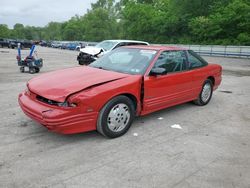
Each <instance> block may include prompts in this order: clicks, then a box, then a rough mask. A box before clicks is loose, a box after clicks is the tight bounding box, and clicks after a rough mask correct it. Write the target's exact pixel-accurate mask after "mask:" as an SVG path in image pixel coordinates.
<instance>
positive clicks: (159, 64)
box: [154, 51, 187, 73]
mask: <svg viewBox="0 0 250 188" xmlns="http://www.w3.org/2000/svg"><path fill="white" fill-rule="evenodd" d="M154 68H164V69H166V71H167V72H168V73H171V72H180V71H183V70H186V69H187V60H186V55H185V52H184V51H164V52H162V53H161V55H160V56H159V58H158V60H157V61H156V62H155V65H154Z"/></svg>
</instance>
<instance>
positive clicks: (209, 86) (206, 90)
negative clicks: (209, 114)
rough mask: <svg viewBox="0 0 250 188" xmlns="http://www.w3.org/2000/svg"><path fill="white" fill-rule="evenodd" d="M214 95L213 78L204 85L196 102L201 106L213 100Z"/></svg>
mask: <svg viewBox="0 0 250 188" xmlns="http://www.w3.org/2000/svg"><path fill="white" fill-rule="evenodd" d="M212 95H213V83H212V81H211V80H209V79H207V80H206V81H205V82H204V84H203V86H202V90H201V92H200V94H199V97H198V98H197V99H196V100H195V101H194V103H195V104H197V105H199V106H203V105H206V104H207V103H209V101H210V100H211V98H212Z"/></svg>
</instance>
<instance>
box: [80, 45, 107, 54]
mask: <svg viewBox="0 0 250 188" xmlns="http://www.w3.org/2000/svg"><path fill="white" fill-rule="evenodd" d="M101 50H102V51H103V52H104V50H103V49H102V48H98V47H95V46H87V47H85V48H82V49H80V51H81V52H84V53H86V54H90V55H96V54H98V53H100V51H101Z"/></svg>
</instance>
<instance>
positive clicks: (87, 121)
mask: <svg viewBox="0 0 250 188" xmlns="http://www.w3.org/2000/svg"><path fill="white" fill-rule="evenodd" d="M18 102H19V104H20V107H21V109H22V110H23V112H24V113H25V114H26V115H27V116H28V117H30V118H31V119H33V120H35V121H37V122H38V123H40V124H42V125H43V126H45V127H46V128H47V129H49V130H51V131H54V132H58V133H62V134H72V133H79V132H86V131H91V130H96V119H97V116H98V113H97V112H91V113H79V110H78V109H72V108H60V107H54V106H53V107H52V106H49V105H47V104H43V103H42V102H40V101H37V100H36V99H35V98H34V97H32V96H29V95H28V94H27V93H26V92H23V93H21V94H19V97H18Z"/></svg>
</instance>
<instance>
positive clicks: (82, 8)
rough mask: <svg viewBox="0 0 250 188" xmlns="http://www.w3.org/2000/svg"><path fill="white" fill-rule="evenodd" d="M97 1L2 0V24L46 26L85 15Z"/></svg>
mask: <svg viewBox="0 0 250 188" xmlns="http://www.w3.org/2000/svg"><path fill="white" fill-rule="evenodd" d="M96 1H97V0H0V24H7V25H8V27H9V28H13V26H14V25H15V24H16V23H21V24H23V25H25V26H26V25H30V26H45V25H46V24H48V23H49V22H51V21H55V22H63V21H67V20H69V19H70V18H71V17H72V16H75V15H76V14H78V15H81V16H82V15H84V14H85V13H86V12H87V9H90V7H91V3H95V2H96Z"/></svg>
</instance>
